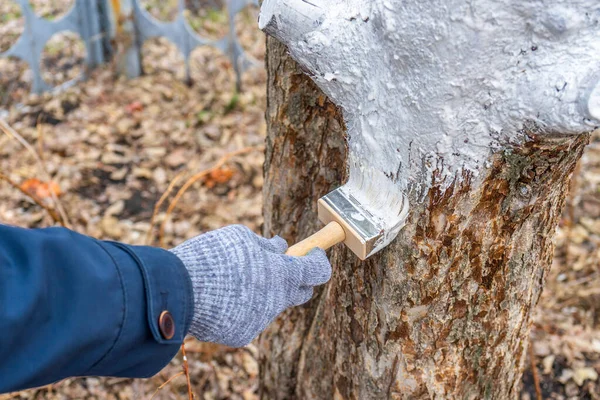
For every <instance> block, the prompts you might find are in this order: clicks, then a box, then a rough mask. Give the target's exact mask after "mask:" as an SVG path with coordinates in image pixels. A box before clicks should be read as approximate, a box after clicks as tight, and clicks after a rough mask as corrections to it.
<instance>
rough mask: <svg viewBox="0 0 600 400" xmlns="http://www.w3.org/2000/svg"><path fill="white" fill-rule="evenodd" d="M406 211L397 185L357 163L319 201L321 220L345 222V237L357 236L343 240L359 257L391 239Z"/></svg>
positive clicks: (402, 220) (377, 249) (399, 226)
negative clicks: (342, 183) (346, 180)
mask: <svg viewBox="0 0 600 400" xmlns="http://www.w3.org/2000/svg"><path fill="white" fill-rule="evenodd" d="M325 206H326V208H324V207H325ZM408 211H409V202H408V198H407V197H406V196H405V195H404V193H403V192H402V191H401V190H400V188H399V186H398V185H397V184H395V183H394V182H393V181H392V180H390V179H389V178H388V177H386V176H385V175H384V174H383V173H382V172H380V171H377V170H374V169H372V168H370V167H365V166H361V165H359V164H358V163H353V165H352V164H351V168H350V179H349V180H348V183H346V184H345V185H343V186H342V187H340V188H338V189H336V190H334V191H333V192H331V193H329V194H327V195H326V196H324V197H323V198H322V199H321V200H320V201H319V218H320V219H321V221H322V222H324V223H327V222H330V221H332V220H336V221H338V222H340V223H341V224H342V225H343V224H344V223H345V224H346V226H345V227H344V228H345V229H347V230H348V231H349V235H347V236H351V237H354V236H356V239H354V238H352V239H353V241H354V242H360V243H359V244H358V243H353V244H352V245H351V243H350V242H349V240H346V242H345V243H346V244H347V245H348V247H350V249H351V250H352V251H353V252H354V253H356V254H357V255H358V256H359V257H360V258H361V259H364V258H366V257H369V256H371V255H373V254H375V253H377V252H378V251H379V250H381V249H382V248H384V247H385V246H387V245H388V244H389V243H390V242H391V241H392V240H394V238H395V237H396V236H397V235H398V233H399V232H400V229H402V227H403V226H404V224H405V221H406V218H407V217H408ZM330 214H335V215H330Z"/></svg>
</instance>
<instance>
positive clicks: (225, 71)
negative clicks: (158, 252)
mask: <svg viewBox="0 0 600 400" xmlns="http://www.w3.org/2000/svg"><path fill="white" fill-rule="evenodd" d="M37 2H38V3H40V4H39V5H38V7H40V8H39V10H40V12H43V13H44V14H45V15H48V16H50V17H52V16H56V15H58V14H60V9H61V8H62V9H64V8H65V7H66V6H65V4H67V3H68V1H67V0H54V1H49V2H47V1H45V0H38V1H37ZM146 3H147V4H148V8H149V10H150V11H151V12H152V13H153V14H155V15H156V16H158V17H163V18H169V17H170V16H172V8H169V7H168V4H167V3H169V2H157V1H154V2H152V1H148V2H146ZM195 3H196V2H194V1H190V2H189V4H190V5H191V6H194V5H195ZM201 3H202V2H201ZM209 3H210V2H209ZM211 4H218V2H214V3H211ZM194 12H195V11H194V10H193V7H191V11H190V13H189V14H188V17H189V18H192V19H193V21H192V22H193V25H194V27H195V28H196V29H198V31H199V32H201V33H204V34H206V35H212V34H218V33H219V32H220V31H221V30H222V27H223V21H222V17H223V16H222V13H219V10H218V9H216V11H215V10H214V9H213V10H212V11H201V12H199V13H196V14H194ZM194 15H196V17H195V19H194ZM254 21H255V20H254V18H253V17H252V13H251V12H249V13H247V14H245V15H242V16H240V17H239V18H238V22H239V25H240V28H239V29H238V31H239V33H240V35H241V37H242V42H243V44H244V46H245V47H246V48H247V49H248V50H249V51H250V52H251V53H252V54H253V55H254V57H255V58H257V59H259V60H260V59H262V57H263V53H264V38H263V37H262V34H260V32H258V31H257V30H256V28H255V26H254ZM19 29H22V20H20V19H19V15H18V9H17V8H15V7H14V5H13V3H12V2H11V1H9V2H6V1H2V3H1V4H0V51H1V50H5V49H6V48H7V46H8V45H9V43H10V41H11V40H14V38H15V37H16V36H17V35H16V33H18V32H19ZM76 42H77V39H76V38H73V37H72V36H71V37H68V36H67V37H59V38H57V39H55V41H54V42H52V43H50V45H51V46H50V49H49V50H48V51H47V54H46V56H45V58H44V60H45V61H44V63H45V64H44V65H46V66H47V67H48V68H49V70H51V71H53V72H52V73H51V75H52V76H53V79H54V80H55V81H57V82H60V81H64V80H65V79H70V78H72V77H74V76H77V74H78V71H76V70H75V69H74V68H73V64H74V65H75V66H76V65H77V64H78V63H80V61H81V59H82V54H81V51H82V50H81V48H79V50H78V48H77V46H76V45H74V44H76ZM181 60H182V57H181V55H180V54H179V53H178V51H177V49H176V48H175V47H174V46H172V45H170V44H169V43H168V42H167V41H166V40H164V39H155V40H152V41H149V42H147V43H146V44H145V45H144V67H145V71H146V75H145V76H143V77H140V78H138V79H133V80H125V79H122V78H117V77H115V74H114V71H113V69H112V67H111V66H110V65H107V66H104V67H102V68H99V69H97V70H95V71H92V73H91V75H90V77H89V79H88V80H87V81H85V82H82V83H80V84H78V85H77V86H76V87H74V88H71V89H69V90H68V91H66V92H63V93H59V94H56V95H53V96H50V95H42V96H31V95H28V94H27V89H28V84H29V82H30V80H31V77H30V76H29V75H30V74H28V72H27V68H25V66H24V65H23V64H20V63H17V62H15V61H14V60H2V59H0V108H7V109H10V111H9V113H8V121H9V122H10V124H11V125H12V126H13V127H14V128H15V129H16V130H17V131H18V132H19V133H20V134H21V135H23V136H24V138H25V139H27V141H28V142H29V143H30V144H32V145H33V146H34V147H35V148H36V149H37V151H38V152H39V154H40V156H41V157H42V158H43V160H44V162H45V164H46V167H47V169H48V170H49V172H50V173H51V175H52V180H53V182H54V183H48V182H42V183H41V184H46V185H50V187H54V186H53V185H54V184H56V185H58V188H59V191H60V192H61V193H62V195H61V197H60V200H61V201H62V203H63V204H64V207H65V208H66V210H67V212H68V214H69V217H70V220H71V223H72V225H73V228H74V229H76V230H77V231H79V232H82V233H85V234H88V235H92V236H95V237H98V238H103V239H114V240H121V241H124V242H127V243H131V244H145V243H147V242H148V239H147V236H148V232H149V230H150V229H151V226H150V221H151V217H152V213H153V208H154V206H155V204H156V202H157V201H158V200H159V198H160V196H161V195H162V194H163V193H164V192H165V191H166V190H167V188H168V187H169V184H170V183H171V182H173V181H174V180H176V179H177V180H178V184H177V185H175V190H174V191H173V194H174V193H175V191H176V190H177V189H178V188H179V187H181V185H182V184H183V182H184V181H185V180H186V179H187V178H189V177H190V176H192V175H193V174H194V173H196V172H199V171H202V170H205V169H207V168H210V167H211V166H212V165H213V164H214V163H215V162H216V161H217V160H218V159H220V158H221V157H222V156H223V155H225V154H227V153H229V152H232V151H235V150H239V149H244V148H255V150H249V152H247V153H244V154H242V155H239V156H236V157H233V158H232V159H231V160H230V162H228V163H227V164H226V165H225V166H223V167H222V168H220V169H218V170H216V171H213V172H212V173H210V174H208V175H207V176H205V177H203V178H202V179H200V180H198V182H196V183H195V184H194V185H192V186H191V188H190V189H189V190H188V191H187V192H186V194H185V195H183V197H182V198H181V200H180V202H179V203H178V206H177V207H176V208H175V209H174V210H173V212H172V215H171V216H170V218H167V215H166V212H165V211H166V209H167V204H168V202H169V200H167V201H166V202H165V205H164V206H163V207H162V208H161V210H160V212H159V213H158V214H157V218H156V220H155V225H154V229H153V230H152V232H151V234H150V242H151V243H152V244H155V245H158V243H159V240H158V239H159V237H158V236H159V229H158V228H159V226H160V225H161V224H164V235H163V236H164V237H163V239H164V245H165V246H167V247H168V246H172V245H175V244H177V243H180V242H181V241H183V240H185V239H186V238H189V237H192V236H194V235H196V234H198V233H201V232H204V231H207V230H210V229H214V228H218V227H221V226H224V225H227V224H232V223H240V224H245V225H247V226H249V227H250V228H252V229H254V230H255V231H257V232H259V231H260V226H261V223H262V217H261V188H262V182H263V181H262V179H263V178H262V163H263V155H262V152H261V151H260V146H261V145H262V144H263V141H264V137H265V124H264V118H263V113H264V109H265V104H266V98H265V72H264V71H263V70H262V69H260V68H258V69H254V70H252V71H249V72H248V73H246V74H245V76H244V82H243V83H244V91H243V92H242V93H239V94H237V93H236V92H235V89H234V88H235V82H234V74H233V69H232V67H231V64H230V62H229V61H228V59H227V58H226V57H225V56H223V55H222V54H219V53H218V52H217V51H215V50H211V49H209V48H204V49H199V50H196V51H195V52H194V54H193V56H192V63H191V68H192V78H193V84H192V85H191V86H187V85H186V84H184V83H183V81H182V78H183V75H184V69H183V64H182V62H181ZM18 103H22V104H23V105H22V106H20V107H16V105H17V104H18ZM0 172H1V173H2V174H5V175H8V176H9V177H10V178H11V179H12V180H14V181H15V182H18V183H19V184H23V183H27V182H29V183H31V182H32V181H31V179H42V178H41V176H40V171H39V169H38V168H37V166H36V164H35V161H34V158H33V157H32V155H31V154H30V153H28V152H27V151H26V150H25V149H24V148H23V147H22V146H21V145H20V144H18V143H17V142H16V141H14V140H12V139H10V138H9V137H8V136H6V135H1V136H0ZM173 194H172V195H171V196H170V197H169V199H172V198H173ZM0 199H2V201H1V202H0V221H2V222H3V223H9V224H15V225H20V226H27V227H42V226H48V225H50V224H51V223H52V221H51V219H50V218H49V217H48V215H47V214H46V213H45V212H44V210H43V209H41V208H40V207H39V206H37V205H36V204H35V203H34V202H32V201H31V200H30V199H29V198H27V197H26V196H24V195H23V194H22V193H21V192H19V191H18V190H16V189H15V188H13V187H12V186H9V185H8V184H6V183H4V182H0ZM44 201H46V202H48V204H50V205H51V204H52V200H51V199H50V198H45V199H44ZM599 260H600V134H596V135H595V136H594V138H593V142H592V144H591V145H590V147H589V148H588V150H587V152H586V154H585V157H584V159H583V160H582V162H581V166H580V168H579V170H578V172H577V174H576V177H575V180H574V183H573V188H572V195H571V197H570V199H569V205H568V208H567V210H566V211H565V217H564V219H563V222H562V224H561V227H560V229H559V232H558V237H557V248H556V257H555V261H554V265H553V268H552V271H551V273H550V274H549V276H548V277H547V286H546V289H545V290H544V293H543V296H542V299H541V300H540V303H539V305H538V312H537V316H536V320H535V324H534V327H533V329H532V335H531V337H532V343H533V353H534V357H535V365H536V369H537V375H538V377H539V380H540V382H541V384H540V386H541V391H542V395H543V398H552V399H567V398H568V399H579V398H582V399H584V398H585V399H599V398H600V381H599V380H598V373H600V269H599ZM186 348H187V349H188V357H189V358H190V370H191V377H192V384H193V387H194V391H195V394H196V396H197V398H201V399H245V400H248V399H254V398H257V385H258V381H257V374H258V365H257V362H256V349H255V347H253V346H249V347H248V348H247V349H241V350H233V349H228V348H225V347H221V346H216V345H212V344H203V343H198V342H196V341H195V340H193V339H190V340H188V341H187V344H186ZM181 370H182V367H181V358H180V357H176V358H175V359H174V360H173V361H172V362H171V364H169V365H168V366H167V367H166V368H165V369H164V370H163V371H162V372H161V373H160V374H158V375H157V376H155V377H154V378H152V379H149V380H128V379H111V378H77V379H68V380H65V381H63V382H60V383H57V384H55V385H51V386H49V387H46V388H42V389H38V390H31V391H26V392H22V393H18V394H11V395H8V396H2V395H0V400H5V399H8V398H11V399H12V398H14V399H148V398H150V397H151V396H152V394H153V393H154V392H155V391H156V389H157V388H158V387H159V386H160V385H161V384H162V383H164V382H165V381H166V380H167V379H169V378H170V377H172V376H174V375H176V374H177V373H179V372H180V371H181ZM186 393H187V389H186V384H185V377H183V376H179V377H177V378H175V379H174V380H173V381H172V382H171V383H169V384H168V385H166V386H165V387H164V388H163V389H161V390H160V391H159V392H158V393H157V394H156V396H155V397H154V398H155V399H184V398H187V397H186V396H187V395H186ZM521 397H522V398H523V399H528V398H533V399H535V398H536V390H535V385H534V379H533V370H532V368H531V364H530V363H528V364H527V368H526V372H525V375H524V378H523V391H522V395H521Z"/></svg>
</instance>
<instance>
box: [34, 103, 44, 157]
mask: <svg viewBox="0 0 600 400" xmlns="http://www.w3.org/2000/svg"><path fill="white" fill-rule="evenodd" d="M35 128H36V129H37V134H38V137H37V147H38V155H39V156H40V159H41V160H42V162H45V161H46V160H45V158H44V125H43V124H42V114H40V115H39V116H38V119H37V122H36V126H35Z"/></svg>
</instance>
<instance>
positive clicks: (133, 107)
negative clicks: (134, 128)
mask: <svg viewBox="0 0 600 400" xmlns="http://www.w3.org/2000/svg"><path fill="white" fill-rule="evenodd" d="M143 109H144V105H143V104H142V103H141V102H140V101H134V102H133V103H129V104H127V105H126V106H125V111H127V112H128V113H129V114H133V113H135V112H138V111H142V110H143Z"/></svg>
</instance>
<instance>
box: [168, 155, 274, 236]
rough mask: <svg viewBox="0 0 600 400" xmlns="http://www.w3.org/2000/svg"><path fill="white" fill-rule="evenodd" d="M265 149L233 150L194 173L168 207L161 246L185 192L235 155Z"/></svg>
mask: <svg viewBox="0 0 600 400" xmlns="http://www.w3.org/2000/svg"><path fill="white" fill-rule="evenodd" d="M262 150H264V146H252V147H244V148H243V149H239V150H236V151H232V152H231V153H227V154H225V155H223V156H222V157H221V158H220V159H219V160H218V161H217V162H216V163H215V164H214V165H213V166H212V167H210V168H208V169H205V170H203V171H200V172H197V173H195V174H194V175H192V176H191V177H190V178H189V179H188V180H187V181H186V182H185V183H184V184H183V186H182V187H181V188H180V189H179V191H177V194H176V195H175V197H174V198H173V200H171V202H170V203H169V207H168V208H167V212H166V215H165V219H164V221H163V222H162V223H161V225H160V230H159V232H158V237H159V243H160V246H161V247H164V233H165V226H166V224H167V222H168V221H169V216H170V215H171V213H172V212H173V210H174V209H175V207H176V206H177V203H178V202H179V200H180V199H181V196H183V195H184V193H185V192H186V191H187V190H188V189H189V188H190V187H191V186H192V185H193V184H194V183H196V182H197V181H199V180H200V179H202V178H204V177H205V176H207V175H208V174H210V173H211V172H213V171H216V170H218V169H219V168H221V167H222V166H223V165H225V163H227V162H228V161H229V160H231V159H232V158H233V157H235V156H239V155H242V154H247V153H252V152H253V151H262Z"/></svg>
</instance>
